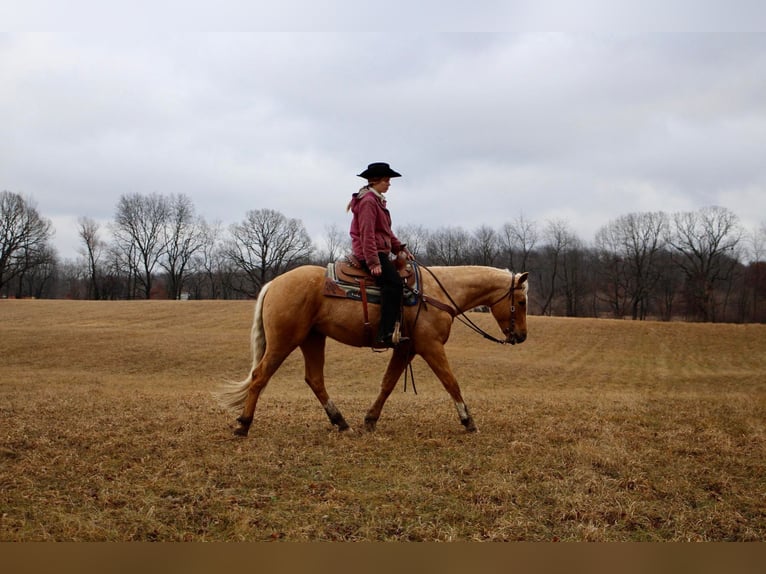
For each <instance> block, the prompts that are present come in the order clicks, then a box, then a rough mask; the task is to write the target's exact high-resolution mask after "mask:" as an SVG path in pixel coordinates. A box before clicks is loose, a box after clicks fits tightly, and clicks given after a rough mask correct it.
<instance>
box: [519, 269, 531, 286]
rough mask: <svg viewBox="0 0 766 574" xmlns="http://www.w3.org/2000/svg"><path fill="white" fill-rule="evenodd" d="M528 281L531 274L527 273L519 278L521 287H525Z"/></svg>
mask: <svg viewBox="0 0 766 574" xmlns="http://www.w3.org/2000/svg"><path fill="white" fill-rule="evenodd" d="M527 279H529V272H527V271H525V272H524V273H522V274H521V275H520V276H519V285H523V284H524V282H525V281H526V280H527Z"/></svg>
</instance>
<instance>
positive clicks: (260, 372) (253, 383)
mask: <svg viewBox="0 0 766 574" xmlns="http://www.w3.org/2000/svg"><path fill="white" fill-rule="evenodd" d="M293 348H294V347H293ZM291 352H292V349H284V350H282V351H280V352H276V353H275V352H273V351H268V350H267V352H266V353H265V354H264V356H263V358H262V359H261V361H260V362H259V363H258V365H257V366H256V367H255V369H254V370H253V372H252V373H251V375H250V386H249V388H248V391H247V398H246V399H245V406H244V408H243V409H242V414H241V415H240V416H239V417H238V418H237V422H238V423H239V427H238V428H237V429H236V430H235V431H234V434H236V435H239V436H247V433H248V431H249V430H250V425H251V424H252V423H253V417H254V416H255V406H256V404H258V397H260V396H261V393H262V392H263V389H264V388H266V385H267V384H269V380H271V377H272V375H273V374H274V373H275V372H276V371H277V369H278V368H279V367H280V365H281V364H282V363H283V362H284V360H285V359H286V358H287V356H288V355H289V354H290V353H291Z"/></svg>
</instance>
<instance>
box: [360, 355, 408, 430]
mask: <svg viewBox="0 0 766 574" xmlns="http://www.w3.org/2000/svg"><path fill="white" fill-rule="evenodd" d="M412 357H413V353H411V352H410V349H409V345H403V346H400V347H396V348H395V349H394V354H393V355H392V357H391V360H390V361H389V363H388V368H387V369H386V374H385V375H383V382H382V383H381V384H380V394H379V395H378V398H377V399H375V402H374V403H373V404H372V406H371V407H370V410H368V411H367V415H366V416H365V417H364V425H365V428H366V429H367V430H368V431H370V432H372V431H374V430H375V425H376V424H377V423H378V419H379V418H380V412H381V411H382V410H383V405H384V404H385V403H386V400H387V399H388V397H389V395H390V394H391V391H393V390H394V387H395V386H396V382H397V381H398V380H399V377H401V376H402V373H403V372H404V369H405V368H406V367H407V363H409V362H410V361H411V360H412Z"/></svg>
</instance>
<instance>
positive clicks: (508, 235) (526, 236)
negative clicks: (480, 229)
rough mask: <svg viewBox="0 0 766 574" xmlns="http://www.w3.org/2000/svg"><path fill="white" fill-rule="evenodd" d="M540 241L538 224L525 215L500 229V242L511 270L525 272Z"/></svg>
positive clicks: (506, 263)
mask: <svg viewBox="0 0 766 574" xmlns="http://www.w3.org/2000/svg"><path fill="white" fill-rule="evenodd" d="M538 239H539V233H538V231H537V224H535V222H533V221H529V220H528V219H526V218H525V217H524V216H523V215H520V216H519V217H517V218H516V219H515V220H514V221H513V223H506V224H504V225H503V227H502V228H501V229H500V233H499V234H498V241H499V243H500V249H501V251H502V252H503V255H504V256H505V259H506V262H505V263H504V264H505V265H507V266H508V268H509V269H518V270H521V271H524V270H526V269H528V268H529V258H530V256H531V254H532V251H533V250H534V248H535V245H536V244H537V241H538Z"/></svg>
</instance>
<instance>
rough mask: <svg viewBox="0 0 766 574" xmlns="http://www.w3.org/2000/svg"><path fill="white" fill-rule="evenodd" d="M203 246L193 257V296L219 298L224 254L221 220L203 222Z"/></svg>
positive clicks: (197, 297)
mask: <svg viewBox="0 0 766 574" xmlns="http://www.w3.org/2000/svg"><path fill="white" fill-rule="evenodd" d="M201 233H202V247H201V248H200V249H199V250H197V251H196V252H195V254H194V256H193V257H192V267H193V268H194V272H193V273H192V280H193V283H194V285H193V296H194V298H195V299H203V298H210V299H218V298H219V297H221V296H222V288H221V279H220V275H221V270H222V268H223V261H224V257H225V256H224V254H223V250H222V248H221V242H220V238H221V222H220V221H216V222H215V223H213V224H208V223H205V222H202V228H201Z"/></svg>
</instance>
